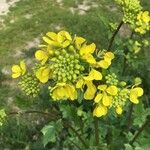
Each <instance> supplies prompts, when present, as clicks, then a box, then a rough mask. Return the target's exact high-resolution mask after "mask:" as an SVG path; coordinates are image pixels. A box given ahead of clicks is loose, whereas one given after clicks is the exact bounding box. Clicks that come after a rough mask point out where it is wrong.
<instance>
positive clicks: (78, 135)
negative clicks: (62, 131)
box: [64, 121, 88, 148]
mask: <svg viewBox="0 0 150 150" xmlns="http://www.w3.org/2000/svg"><path fill="white" fill-rule="evenodd" d="M64 127H66V128H70V129H71V130H72V131H73V132H74V133H75V134H76V136H77V137H78V139H79V140H80V141H81V142H82V144H83V146H84V147H85V148H88V145H87V144H86V143H85V141H84V140H83V139H82V137H81V135H80V134H79V133H78V132H77V131H76V130H75V129H74V128H73V127H72V126H71V125H70V124H68V123H66V122H65V121H64Z"/></svg>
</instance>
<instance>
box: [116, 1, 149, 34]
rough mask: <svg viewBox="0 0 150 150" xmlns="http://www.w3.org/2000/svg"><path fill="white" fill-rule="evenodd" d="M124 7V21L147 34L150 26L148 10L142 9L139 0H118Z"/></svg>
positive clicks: (139, 31) (141, 32)
mask: <svg viewBox="0 0 150 150" xmlns="http://www.w3.org/2000/svg"><path fill="white" fill-rule="evenodd" d="M116 2H117V3H118V4H119V5H120V6H121V7H122V9H123V22H124V23H128V24H130V26H131V27H132V28H133V29H134V30H135V32H138V33H140V34H145V33H146V31H148V30H149V29H150V28H149V22H150V16H149V12H148V11H142V6H141V5H140V1H139V0H116Z"/></svg>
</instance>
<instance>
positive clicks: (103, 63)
mask: <svg viewBox="0 0 150 150" xmlns="http://www.w3.org/2000/svg"><path fill="white" fill-rule="evenodd" d="M97 65H98V66H99V67H101V68H103V69H107V68H108V67H109V66H110V65H111V62H109V61H106V60H101V61H99V62H97Z"/></svg>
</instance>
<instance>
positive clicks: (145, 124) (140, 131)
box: [129, 119, 150, 145]
mask: <svg viewBox="0 0 150 150" xmlns="http://www.w3.org/2000/svg"><path fill="white" fill-rule="evenodd" d="M149 121H150V120H149V119H147V120H146V121H145V123H144V124H143V125H142V126H141V128H139V130H138V132H137V133H136V134H135V136H134V137H133V139H132V140H131V141H130V142H129V144H131V145H133V143H134V142H135V140H136V139H137V138H138V137H139V135H140V134H141V133H142V132H143V130H144V129H145V127H146V126H147V125H148V124H149V123H150V122H149Z"/></svg>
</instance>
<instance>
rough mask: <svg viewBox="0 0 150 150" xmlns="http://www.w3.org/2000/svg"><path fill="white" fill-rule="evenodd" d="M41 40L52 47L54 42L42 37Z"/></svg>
mask: <svg viewBox="0 0 150 150" xmlns="http://www.w3.org/2000/svg"><path fill="white" fill-rule="evenodd" d="M43 40H44V41H45V42H46V43H47V44H50V45H52V44H53V43H54V42H53V41H52V40H50V39H49V38H47V37H45V36H44V37H43Z"/></svg>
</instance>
